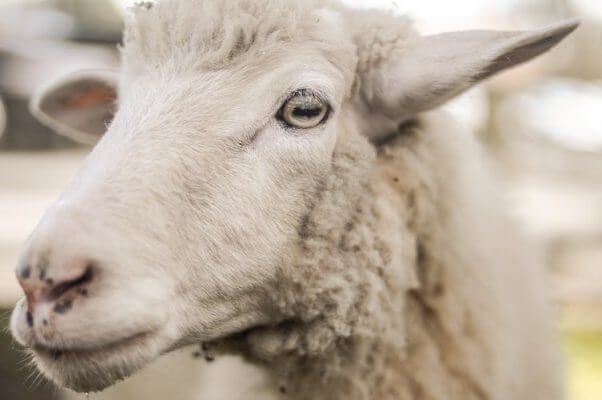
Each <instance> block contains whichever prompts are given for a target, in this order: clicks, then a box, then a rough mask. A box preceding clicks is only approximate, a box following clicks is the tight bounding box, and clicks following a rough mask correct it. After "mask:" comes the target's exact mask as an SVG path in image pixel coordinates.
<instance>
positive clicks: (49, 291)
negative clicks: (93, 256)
mask: <svg viewBox="0 0 602 400" xmlns="http://www.w3.org/2000/svg"><path fill="white" fill-rule="evenodd" d="M35 272H37V273H35ZM93 275H94V274H93V268H92V264H91V263H89V262H77V263H72V264H71V265H69V266H68V268H62V269H60V270H57V269H53V268H51V267H50V266H47V265H40V266H38V267H37V268H35V269H34V268H32V267H31V266H30V265H24V266H21V267H20V268H18V269H17V279H18V280H19V284H20V285H21V287H22V288H23V292H25V297H26V298H27V314H26V318H27V324H28V325H29V326H30V327H33V320H34V319H33V313H34V312H35V309H36V307H37V306H38V305H39V304H42V303H54V307H53V310H54V311H55V312H56V313H58V314H64V313H66V312H68V311H69V310H70V309H71V306H72V303H73V298H74V297H75V295H77V294H80V295H83V296H86V295H87V293H88V292H87V289H86V286H87V284H88V283H90V282H91V281H92V279H93Z"/></svg>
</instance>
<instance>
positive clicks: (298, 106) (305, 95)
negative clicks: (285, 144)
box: [278, 90, 330, 129]
mask: <svg viewBox="0 0 602 400" xmlns="http://www.w3.org/2000/svg"><path fill="white" fill-rule="evenodd" d="M329 114H330V106H329V105H328V103H327V102H326V101H324V100H322V99H321V98H320V97H318V96H317V95H316V94H314V93H312V92H310V91H308V90H299V91H297V92H295V93H294V94H293V95H292V96H291V97H290V98H289V99H288V100H287V101H286V103H284V105H283V106H282V108H281V109H280V111H279V112H278V118H279V119H280V120H282V121H283V122H284V123H285V124H287V125H289V126H292V127H294V128H299V129H311V128H315V127H316V126H318V125H320V124H321V123H323V122H326V120H327V119H328V115H329Z"/></svg>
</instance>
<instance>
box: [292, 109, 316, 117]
mask: <svg viewBox="0 0 602 400" xmlns="http://www.w3.org/2000/svg"><path fill="white" fill-rule="evenodd" d="M320 114H322V109H321V108H319V107H318V108H303V107H295V108H294V109H293V115H294V116H295V117H300V118H314V117H318V116H320Z"/></svg>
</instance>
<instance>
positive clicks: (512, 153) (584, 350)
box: [0, 0, 602, 400]
mask: <svg viewBox="0 0 602 400" xmlns="http://www.w3.org/2000/svg"><path fill="white" fill-rule="evenodd" d="M345 1H346V2H347V3H349V4H351V5H353V6H357V7H367V6H372V7H388V8H393V9H394V10H395V12H397V13H405V14H409V15H410V16H412V17H413V18H414V19H415V20H416V21H417V23H418V26H419V27H420V29H421V30H422V31H424V32H425V33H432V32H440V31H444V30H456V29H458V30H459V29H471V28H499V29H528V28H533V27H537V26H540V25H545V24H546V23H550V22H553V21H557V20H559V19H562V18H566V17H569V16H574V15H577V16H580V17H581V18H582V20H583V25H582V27H581V28H580V29H579V30H578V31H577V32H576V34H574V35H573V36H571V38H570V39H568V40H567V41H566V42H564V43H563V44H562V45H561V46H560V47H559V48H557V49H556V50H554V51H553V52H552V53H550V54H548V55H546V56H545V57H542V58H540V59H538V60H537V61H536V62H532V63H530V64H528V65H526V66H523V67H521V68H519V69H516V70H513V71H511V72H509V73H506V74H504V75H502V76H500V77H498V78H496V79H494V80H492V81H491V82H489V83H488V84H487V85H483V86H481V87H479V88H477V89H475V90H473V91H471V92H469V93H467V94H466V95H464V96H462V98H460V99H458V100H456V101H454V102H453V103H451V104H449V105H448V106H447V108H448V109H449V110H450V112H452V113H454V114H455V115H456V116H457V117H458V118H460V119H461V120H462V121H463V122H464V123H465V124H466V125H467V126H469V127H470V129H471V130H472V131H473V132H474V134H475V135H477V136H478V137H479V138H480V139H481V140H482V142H483V143H484V144H485V145H486V147H487V149H488V150H489V151H490V152H491V154H492V156H493V157H494V158H495V159H496V160H497V161H498V164H499V167H500V170H501V171H502V175H503V176H504V177H505V189H506V192H507V194H508V197H509V199H510V200H511V204H512V206H513V212H514V213H515V214H516V215H517V216H518V217H519V218H520V220H521V221H522V223H523V225H524V227H525V228H526V229H527V230H528V231H529V232H530V233H531V234H532V235H533V236H534V237H536V238H537V240H538V242H539V245H540V246H541V248H542V249H543V250H544V253H545V256H546V262H547V266H548V270H549V273H550V276H551V277H552V281H553V283H554V287H553V289H554V299H555V301H556V304H557V306H558V316H559V319H560V321H561V326H562V328H563V337H564V344H565V348H566V353H567V358H568V370H567V375H568V376H567V380H568V382H569V390H570V398H569V399H570V400H600V399H602V1H600V0H454V1H449V0H419V1H416V0H398V1H391V0H345ZM132 3H133V1H128V0H94V1H89V0H35V1H34V0H0V399H2V400H34V399H36V400H38V399H39V400H55V399H56V400H59V399H65V400H66V399H85V398H86V395H75V394H72V393H66V392H62V391H60V390H58V389H55V388H54V387H52V385H50V384H48V383H46V382H44V380H43V379H40V378H39V377H37V375H36V374H35V373H34V372H33V369H32V368H31V367H30V366H29V365H28V364H27V363H26V362H24V361H23V360H24V359H25V356H24V354H22V353H21V352H20V350H19V349H18V346H16V345H15V344H14V343H13V342H12V341H11V339H10V335H9V334H8V332H7V330H6V325H7V323H8V315H9V310H10V309H11V307H12V306H13V305H14V303H15V302H16V300H17V299H18V297H19V295H20V291H19V288H18V285H17V284H16V281H15V279H14V277H13V272H12V271H13V266H14V265H15V262H16V258H17V254H18V251H19V247H20V245H21V244H22V242H23V241H24V239H25V238H26V236H27V234H28V233H29V232H30V231H31V230H32V229H33V227H34V225H35V223H36V222H37V220H38V219H39V218H40V217H41V215H42V213H43V211H44V209H45V208H46V207H47V206H48V205H49V204H50V203H51V202H52V201H53V200H54V199H55V198H56V196H57V195H58V194H59V193H60V192H61V188H62V187H64V186H65V185H66V183H67V181H68V180H69V178H70V177H71V176H72V174H73V173H74V171H75V170H76V168H77V166H78V164H79V163H80V162H81V160H82V158H83V157H84V156H85V154H86V153H87V152H88V151H89V149H88V148H84V147H79V146H77V145H75V144H74V143H71V142H69V141H68V140H67V139H63V138H61V137H59V136H57V135H55V134H54V133H53V132H51V131H50V130H48V129H46V128H44V127H42V126H41V125H40V124H38V123H37V122H36V121H35V120H34V119H33V118H32V117H31V115H30V114H29V112H28V108H27V104H28V99H29V97H30V96H31V94H32V92H33V91H34V90H35V89H36V88H37V87H39V86H40V85H42V84H43V83H44V82H46V81H48V80H51V79H52V78H53V77H54V76H57V75H61V74H65V73H67V72H69V71H73V70H78V69H82V68H99V67H100V68H103V67H115V66H117V65H118V62H119V56H118V52H117V43H118V42H119V41H120V36H121V29H122V21H123V18H124V16H125V15H126V13H127V12H128V11H127V9H128V7H130V6H131V5H132ZM192 362H193V361H192V358H191V357H190V352H181V353H179V354H175V355H172V356H170V357H167V358H165V359H163V360H161V361H159V363H158V364H156V365H154V366H151V367H150V368H148V369H147V370H146V371H145V372H143V373H142V374H140V375H139V376H137V377H135V378H134V379H132V380H130V381H128V382H126V383H124V384H120V385H118V386H117V387H115V388H112V389H110V390H108V391H106V392H105V393H102V394H94V395H90V396H89V398H90V399H106V400H121V399H145V400H147V399H165V398H172V399H174V400H178V399H193V397H192V394H191V393H192V391H191V390H192V389H190V388H188V389H182V388H183V387H185V386H186V383H187V382H188V387H189V386H190V384H189V382H191V381H193V380H194V378H195V376H197V373H200V372H199V371H198V369H202V368H204V367H203V366H202V365H200V363H199V362H195V364H192ZM205 379H210V376H206V378H205ZM176 388H180V389H179V391H176V390H177V389H176ZM207 398H211V397H207Z"/></svg>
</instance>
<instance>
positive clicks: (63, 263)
mask: <svg viewBox="0 0 602 400" xmlns="http://www.w3.org/2000/svg"><path fill="white" fill-rule="evenodd" d="M320 3H323V2H317V1H316V2H315V4H320ZM575 26H576V24H575V23H574V22H569V23H563V24H559V25H556V26H553V27H551V28H548V29H545V30H541V31H536V32H531V33H497V32H484V31H483V32H466V33H452V34H445V35H439V36H433V37H425V38H419V37H417V36H416V35H415V34H414V33H413V31H412V29H411V28H410V27H409V25H408V22H407V21H406V20H405V19H403V18H394V17H392V16H391V15H389V14H387V13H385V12H360V11H350V10H346V9H344V8H342V7H340V6H337V5H331V6H330V7H329V8H321V9H320V8H313V7H312V5H311V4H310V2H305V1H303V2H299V1H285V0H271V1H269V0H262V1H256V0H253V1H251V0H228V1H223V2H213V1H204V0H195V1H183V0H164V1H163V2H160V3H158V4H156V5H155V6H154V7H141V8H140V9H139V10H138V11H137V13H136V18H135V19H134V20H133V21H132V22H131V24H130V26H129V27H128V29H127V31H126V39H125V41H124V48H123V67H122V70H121V72H120V73H119V74H118V75H115V74H114V73H112V72H95V71H88V72H85V73H82V74H79V75H74V76H70V77H67V78H65V79H64V80H61V81H58V82H56V83H54V84H52V85H50V86H49V87H47V88H46V89H45V90H44V91H42V92H41V93H40V94H39V95H38V96H37V97H36V98H35V99H34V103H33V111H34V113H35V114H36V115H37V116H38V117H39V118H40V119H41V120H42V121H43V122H45V123H46V124H48V125H49V126H51V127H54V128H55V129H57V130H58V131H59V132H61V133H63V134H65V135H68V136H71V137H73V138H75V139H80V140H83V141H88V142H96V141H98V143H97V144H96V146H95V148H94V150H93V151H92V153H91V154H90V155H89V157H88V158H87V160H86V161H85V163H84V165H83V167H82V169H81V170H80V172H79V173H78V174H77V176H76V177H75V179H74V181H73V183H72V184H71V185H70V186H69V187H68V188H67V190H66V191H65V192H64V194H63V195H62V196H61V198H60V199H59V200H58V201H57V202H56V203H55V204H54V205H53V206H52V207H51V208H50V209H49V210H48V212H47V214H46V215H45V216H44V218H43V220H42V221H41V222H40V224H39V226H38V227H37V228H36V230H35V231H34V233H33V234H32V235H31V237H30V239H29V241H28V243H27V246H26V248H25V250H24V252H23V255H22V258H21V260H20V263H19V265H18V267H17V275H18V278H19V281H20V283H21V285H22V286H23V288H24V291H25V294H26V299H23V300H21V301H20V302H19V303H18V304H17V306H16V309H15V311H14V313H13V317H12V323H11V326H12V331H13V333H14V335H15V337H16V338H17V340H18V341H19V342H20V343H21V344H23V345H24V346H26V347H28V348H30V349H31V350H32V352H33V354H34V355H35V360H36V363H37V364H38V366H39V367H40V369H41V370H42V371H43V372H44V373H45V374H46V375H47V376H49V377H50V378H52V379H53V380H55V381H56V382H58V383H59V384H63V385H66V386H68V387H70V388H73V389H75V390H79V391H89V390H100V389H102V388H104V387H106V386H108V385H111V384H112V383H113V382H115V381H116V380H118V379H120V378H123V377H125V376H127V375H129V374H131V373H133V372H135V371H136V370H138V369H139V368H141V367H142V366H144V365H145V364H147V363H148V362H150V361H152V360H153V359H155V358H156V357H158V356H159V355H160V354H162V353H164V352H167V351H170V350H172V349H175V348H178V347H181V346H184V345H186V344H191V343H198V342H204V341H213V340H218V339H221V338H227V337H231V336H232V335H236V334H240V333H241V332H248V331H250V330H253V329H254V328H257V327H263V328H262V329H263V330H267V331H269V330H270V329H272V328H273V329H274V330H276V329H278V326H279V324H280V323H282V322H283V321H300V322H297V323H299V324H303V323H305V322H306V321H307V320H308V319H309V318H310V317H308V316H307V315H303V316H299V315H295V312H296V311H295V310H296V308H295V307H287V305H289V304H290V303H291V302H292V303H294V301H295V299H292V300H291V299H290V298H287V296H289V297H290V295H291V292H290V291H287V290H284V289H282V285H283V284H284V283H283V282H285V281H286V279H287V268H290V266H291V265H295V264H296V263H297V262H299V260H302V259H303V257H304V256H305V254H304V251H303V246H300V245H299V243H301V242H303V240H304V237H303V236H304V232H303V229H304V224H305V223H306V222H307V216H308V215H309V214H310V213H311V212H312V209H313V207H314V205H315V203H316V202H317V201H318V200H319V199H320V197H321V196H320V192H321V191H323V190H324V188H325V187H326V185H327V182H329V180H330V181H333V179H332V177H333V174H336V173H339V172H340V171H339V172H337V171H335V169H334V168H333V162H334V161H333V160H335V159H337V157H338V158H339V159H340V157H345V156H349V157H348V158H347V159H346V163H347V164H346V165H348V166H349V165H352V166H353V165H355V164H356V165H357V168H356V169H354V168H347V169H346V170H345V173H346V174H348V175H349V176H348V177H347V178H346V179H349V180H351V181H353V179H354V176H353V175H354V174H356V175H357V180H358V182H360V181H361V179H363V178H362V177H365V176H366V175H367V174H368V172H367V171H369V170H370V166H371V162H372V160H373V159H374V157H375V152H374V151H373V148H374V146H375V145H374V144H373V143H374V142H376V141H377V140H378V139H380V138H381V137H383V136H385V135H388V134H390V133H392V132H394V131H395V129H396V127H397V125H399V124H400V123H401V122H403V121H404V120H405V119H408V118H412V117H414V116H415V115H416V114H418V113H420V112H423V111H427V110H430V109H432V108H434V107H436V106H438V105H440V104H442V103H443V102H445V101H447V100H448V99H450V98H451V97H453V96H455V95H457V94H459V93H460V92H462V91H463V90H465V89H467V88H468V87H469V86H470V85H471V84H473V83H474V82H477V81H479V80H482V79H484V78H486V77H488V76H490V75H492V74H494V73H496V72H498V71H500V70H502V69H504V68H506V67H510V66H512V65H514V64H517V63H520V62H523V61H526V60H527V59H529V58H531V57H533V56H536V55H538V54H540V53H542V52H543V51H545V50H547V49H549V48H550V47H552V46H553V45H554V44H556V43H557V42H558V41H560V40H561V39H562V38H563V37H564V36H566V35H567V34H568V33H569V32H570V31H572V30H573V29H574V28H575ZM117 99H118V100H117ZM116 100H117V101H116ZM113 115H114V117H113ZM108 123H110V124H109V125H108V128H105V126H106V124H108ZM105 130H106V132H105ZM360 178H361V179H360ZM335 181H336V179H335ZM345 188H346V189H345ZM350 188H351V189H350ZM329 190H347V191H348V192H349V193H344V195H345V196H346V198H347V201H348V202H350V203H353V201H354V200H353V199H355V198H359V196H357V194H358V193H359V192H361V188H359V187H357V185H356V186H353V185H341V186H340V187H337V186H336V185H334V186H332V187H329ZM324 217H325V218H332V219H337V218H339V219H341V221H340V222H341V223H343V225H344V223H345V221H344V220H342V219H343V218H344V217H341V216H340V215H336V213H334V215H330V216H324ZM312 240H314V241H316V240H317V241H318V242H317V244H316V242H314V243H313V245H314V246H316V245H317V246H319V245H320V243H319V238H313V239H312ZM325 245H326V244H325ZM307 285H309V283H307ZM292 286H294V287H295V288H296V290H297V291H298V293H302V292H303V291H304V289H305V288H304V282H303V280H302V279H297V280H295V282H293V284H292ZM281 289H282V290H281ZM334 301H335V302H336V298H335V299H334ZM325 306H326V305H325ZM329 306H332V304H330V305H329ZM313 311H314V314H313V316H314V317H315V318H318V317H319V315H320V313H321V312H322V311H324V312H325V311H326V310H320V308H319V306H318V307H317V309H316V308H314V310H313Z"/></svg>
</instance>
